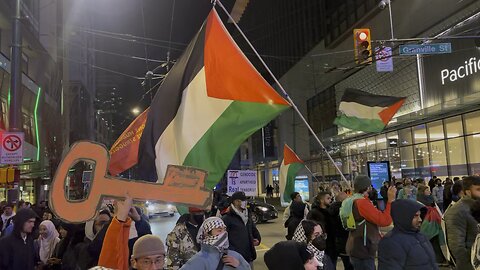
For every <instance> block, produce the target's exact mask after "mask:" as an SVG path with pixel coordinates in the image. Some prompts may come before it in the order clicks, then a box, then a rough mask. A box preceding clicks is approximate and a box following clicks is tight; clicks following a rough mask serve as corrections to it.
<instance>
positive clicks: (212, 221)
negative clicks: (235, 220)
mask: <svg viewBox="0 0 480 270" xmlns="http://www.w3.org/2000/svg"><path fill="white" fill-rule="evenodd" d="M218 228H226V226H225V223H223V220H222V219H221V218H218V217H210V218H207V219H206V220H205V221H204V222H203V223H202V226H200V229H199V230H198V235H197V242H198V243H199V244H204V245H208V246H212V247H215V248H217V249H218V250H219V251H220V252H222V253H224V252H226V251H227V250H228V247H229V243H228V233H227V232H226V231H225V232H223V233H222V234H219V235H211V234H209V233H210V232H211V231H212V230H213V229H218Z"/></svg>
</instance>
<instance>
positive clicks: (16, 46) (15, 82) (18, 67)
mask: <svg viewBox="0 0 480 270" xmlns="http://www.w3.org/2000/svg"><path fill="white" fill-rule="evenodd" d="M20 1H21V0H16V1H15V16H14V17H13V23H12V55H11V60H12V61H11V68H10V70H11V77H10V105H9V106H10V108H9V118H8V123H9V125H8V129H9V131H21V130H22V117H21V116H22V115H21V111H22V29H21V21H20V20H21V17H20V16H21V14H20Z"/></svg>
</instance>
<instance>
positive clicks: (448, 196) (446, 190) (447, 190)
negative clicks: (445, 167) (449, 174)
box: [443, 177, 458, 211]
mask: <svg viewBox="0 0 480 270" xmlns="http://www.w3.org/2000/svg"><path fill="white" fill-rule="evenodd" d="M455 178H458V177H454V179H455ZM452 186H453V182H452V180H450V178H447V179H446V180H445V186H444V187H443V211H445V210H447V208H448V206H449V205H450V203H451V202H452Z"/></svg>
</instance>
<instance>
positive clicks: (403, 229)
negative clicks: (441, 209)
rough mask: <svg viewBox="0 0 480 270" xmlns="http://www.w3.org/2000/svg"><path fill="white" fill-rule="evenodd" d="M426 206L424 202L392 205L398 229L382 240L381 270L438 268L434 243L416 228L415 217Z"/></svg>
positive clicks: (379, 252) (379, 250)
mask: <svg viewBox="0 0 480 270" xmlns="http://www.w3.org/2000/svg"><path fill="white" fill-rule="evenodd" d="M423 207H424V205H422V204H421V203H419V202H416V201H413V200H409V199H401V200H396V201H394V202H393V203H392V210H391V215H392V219H393V224H394V228H393V229H392V230H391V231H390V232H388V233H387V235H385V237H384V238H383V239H382V240H380V243H379V246H378V269H388V270H400V269H403V270H437V269H438V266H437V263H436V261H435V252H434V251H433V247H432V244H431V243H430V241H429V240H428V238H427V237H426V236H425V235H423V234H422V233H420V231H419V229H415V228H414V227H413V226H412V220H413V217H414V216H415V214H416V213H417V212H418V211H419V210H420V209H422V208H423Z"/></svg>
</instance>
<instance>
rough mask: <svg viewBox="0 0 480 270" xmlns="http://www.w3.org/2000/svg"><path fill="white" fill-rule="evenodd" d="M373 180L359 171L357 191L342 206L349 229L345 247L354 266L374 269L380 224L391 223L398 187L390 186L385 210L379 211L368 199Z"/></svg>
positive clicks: (341, 211)
mask: <svg viewBox="0 0 480 270" xmlns="http://www.w3.org/2000/svg"><path fill="white" fill-rule="evenodd" d="M371 185H372V181H371V180H370V178H369V177H368V176H366V175H358V176H357V177H355V180H354V182H353V189H354V191H355V194H354V195H353V196H352V197H349V198H347V199H345V200H344V201H343V203H342V207H341V208H340V218H341V220H342V224H343V226H344V228H347V229H349V230H350V234H349V236H348V240H347V246H346V251H347V254H348V255H349V256H350V261H351V263H352V265H353V267H354V269H355V270H363V269H365V270H371V269H375V256H376V253H377V246H378V242H379V241H380V233H379V228H378V227H379V226H380V227H385V226H388V225H390V224H391V223H392V218H391V216H390V206H391V203H392V202H393V201H394V200H395V193H396V189H395V188H394V187H390V188H389V189H388V201H387V206H386V207H385V211H383V212H382V211H379V210H378V209H377V208H375V206H373V204H372V202H371V201H370V200H369V199H368V192H369V191H370V189H371Z"/></svg>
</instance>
